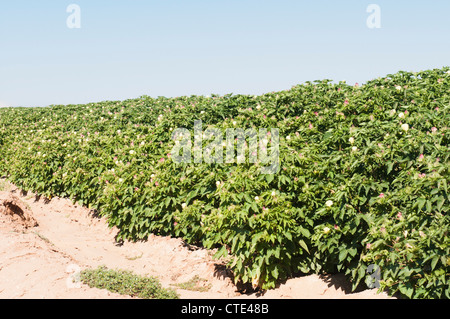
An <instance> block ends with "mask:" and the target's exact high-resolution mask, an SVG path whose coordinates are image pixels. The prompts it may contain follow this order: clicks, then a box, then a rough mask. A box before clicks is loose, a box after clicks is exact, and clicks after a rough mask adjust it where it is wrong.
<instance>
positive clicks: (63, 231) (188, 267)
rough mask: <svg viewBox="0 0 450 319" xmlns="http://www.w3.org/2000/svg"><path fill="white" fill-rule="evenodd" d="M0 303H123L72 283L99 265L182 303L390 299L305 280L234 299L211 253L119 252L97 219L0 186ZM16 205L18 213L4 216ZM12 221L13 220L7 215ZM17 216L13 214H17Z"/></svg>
mask: <svg viewBox="0 0 450 319" xmlns="http://www.w3.org/2000/svg"><path fill="white" fill-rule="evenodd" d="M0 187H1V189H2V191H0V298H3V299H13V298H31V299H41V298H52V299H69V298H71V299H91V298H102V299H103V298H130V297H127V296H120V295H117V294H114V293H110V292H108V291H106V290H100V289H94V288H89V287H88V286H87V285H84V284H82V283H79V282H78V283H76V282H75V283H74V282H73V281H72V278H73V276H75V275H76V272H77V271H79V270H82V269H85V268H90V267H91V268H95V267H97V266H100V265H104V266H106V267H108V268H111V269H127V270H131V271H133V272H135V273H137V274H142V275H150V276H157V277H158V278H159V279H160V281H161V283H162V285H163V286H164V287H172V288H175V289H176V290H177V292H178V294H179V295H180V297H181V298H189V299H196V298H205V299H209V298H218V299H224V298H227V299H228V298H294V299H317V298H333V299H334V298H352V299H353V298H365V299H367V298H370V299H372V298H389V297H388V296H387V295H386V294H384V293H381V294H377V293H376V290H365V291H361V292H357V293H351V292H350V289H349V288H350V284H349V283H348V282H347V281H346V280H345V278H344V276H343V275H333V276H327V277H320V276H317V275H308V276H302V277H297V278H292V279H289V280H287V281H286V282H285V283H283V284H281V285H280V286H279V287H278V288H277V289H274V290H270V291H267V292H266V293H265V294H264V295H260V294H257V293H253V294H240V293H239V292H238V291H237V287H236V286H235V285H234V284H233V282H232V279H231V278H230V276H229V275H230V274H229V273H228V272H227V271H226V270H225V268H224V267H223V262H220V261H217V260H215V259H214V258H213V257H212V256H213V252H212V251H208V250H205V249H199V248H197V247H189V246H187V245H185V244H184V243H183V241H182V240H180V239H175V238H169V237H160V236H151V237H150V238H149V239H148V241H146V242H138V243H131V242H124V243H123V245H121V246H118V245H117V244H116V243H115V240H114V237H115V235H116V234H117V229H110V228H108V226H107V224H106V222H105V220H104V219H101V218H98V217H95V216H93V214H92V212H91V211H89V209H87V208H84V207H80V206H78V205H76V204H73V203H72V202H71V201H69V200H67V199H60V198H54V199H52V200H51V201H49V202H45V201H44V200H43V199H39V200H36V198H35V196H34V194H22V193H21V192H20V190H19V189H17V188H16V187H14V186H13V185H11V184H9V183H8V182H6V181H5V180H0ZM8 200H16V201H17V202H19V203H20V207H21V209H20V210H22V213H20V212H18V211H17V209H16V212H12V211H11V210H8V209H7V207H6V206H5V205H2V203H5V202H6V201H8ZM13 213H14V214H13ZM19 213H20V214H19ZM196 275H198V276H199V277H201V278H203V279H205V280H206V281H202V285H207V286H209V287H210V288H209V290H208V291H204V292H201V291H191V290H185V289H180V288H177V287H176V286H174V285H175V284H177V283H183V282H187V281H189V280H190V279H192V278H193V277H194V276H196Z"/></svg>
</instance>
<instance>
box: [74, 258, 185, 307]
mask: <svg viewBox="0 0 450 319" xmlns="http://www.w3.org/2000/svg"><path fill="white" fill-rule="evenodd" d="M80 279H81V281H82V282H83V283H85V284H87V285H89V287H91V288H92V287H95V288H99V289H107V290H109V291H111V292H114V293H118V294H121V295H128V296H132V297H139V298H142V299H178V298H179V296H178V295H177V293H176V292H175V291H174V290H173V289H165V288H163V287H162V286H161V283H160V282H159V280H158V279H157V278H155V277H143V276H138V275H136V274H133V273H132V272H131V271H127V270H111V269H107V268H106V267H104V266H101V267H99V268H97V269H86V270H83V271H82V272H81V276H80Z"/></svg>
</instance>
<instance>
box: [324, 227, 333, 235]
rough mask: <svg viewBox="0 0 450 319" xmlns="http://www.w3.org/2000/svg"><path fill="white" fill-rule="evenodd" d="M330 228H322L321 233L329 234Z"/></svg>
mask: <svg viewBox="0 0 450 319" xmlns="http://www.w3.org/2000/svg"><path fill="white" fill-rule="evenodd" d="M330 230H331V229H330V228H329V227H324V229H323V232H324V234H328V233H329V232H330Z"/></svg>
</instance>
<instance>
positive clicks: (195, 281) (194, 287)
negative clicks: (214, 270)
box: [174, 275, 212, 292]
mask: <svg viewBox="0 0 450 319" xmlns="http://www.w3.org/2000/svg"><path fill="white" fill-rule="evenodd" d="M174 286H177V287H178V288H181V289H184V290H191V291H201V292H206V291H208V290H209V289H211V286H212V285H211V283H208V281H207V280H206V279H203V278H200V277H199V276H198V275H195V276H194V277H193V278H192V279H191V280H189V281H186V282H184V283H179V284H174Z"/></svg>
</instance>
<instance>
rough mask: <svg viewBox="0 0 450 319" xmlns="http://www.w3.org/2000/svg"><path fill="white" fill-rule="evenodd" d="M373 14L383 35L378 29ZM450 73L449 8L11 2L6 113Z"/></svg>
mask: <svg viewBox="0 0 450 319" xmlns="http://www.w3.org/2000/svg"><path fill="white" fill-rule="evenodd" d="M70 4H77V5H78V6H79V7H80V9H81V13H80V22H81V28H79V29H76V28H75V29H70V28H68V26H67V23H66V20H67V18H68V17H69V16H70V13H67V12H66V9H67V7H68V6H69V5H70ZM370 4H377V5H378V6H379V8H381V15H380V22H381V28H375V29H371V28H369V27H368V26H367V23H366V21H367V18H368V17H369V16H370V15H371V13H368V12H366V9H367V7H368V6H369V5H370ZM448 65H450V1H449V0H428V1H425V0H369V1H365V0H342V1H336V0H315V1H303V0H239V1H238V0H158V1H156V0H145V1H144V0H127V1H125V0H109V1H102V0H70V1H65V0H39V1H36V0H14V1H12V0H2V1H1V2H0V106H5V105H10V106H46V105H50V104H76V103H88V102H97V101H104V100H124V99H128V98H136V97H139V96H141V95H149V96H153V97H157V96H167V97H173V96H181V95H208V94H211V93H215V94H227V93H235V94H238V93H242V94H261V93H265V92H271V91H277V90H284V89H289V88H290V87H292V86H293V85H296V84H300V83H303V82H305V81H308V80H311V81H312V80H318V79H331V80H334V81H336V82H337V81H341V80H346V81H347V83H349V84H354V83H355V82H358V83H364V82H366V81H368V80H370V79H372V78H376V77H378V76H383V75H386V74H389V73H395V72H397V71H399V70H405V71H420V70H424V69H429V68H441V67H443V66H448Z"/></svg>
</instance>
